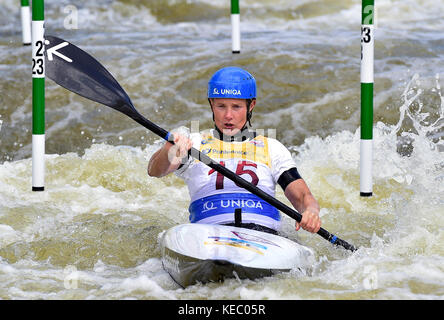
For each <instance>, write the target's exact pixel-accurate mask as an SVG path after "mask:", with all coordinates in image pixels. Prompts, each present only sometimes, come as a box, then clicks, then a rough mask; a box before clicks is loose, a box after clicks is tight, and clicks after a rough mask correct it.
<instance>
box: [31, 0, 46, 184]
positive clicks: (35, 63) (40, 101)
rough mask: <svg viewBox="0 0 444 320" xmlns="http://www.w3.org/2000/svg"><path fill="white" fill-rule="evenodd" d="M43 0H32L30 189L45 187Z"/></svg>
mask: <svg viewBox="0 0 444 320" xmlns="http://www.w3.org/2000/svg"><path fill="white" fill-rule="evenodd" d="M44 23H45V19H44V1H43V0H34V1H33V2H32V191H43V190H44V189H45V187H44V186H45V161H44V156H45V56H44V51H45V42H44V41H45V39H44V34H45V29H44Z"/></svg>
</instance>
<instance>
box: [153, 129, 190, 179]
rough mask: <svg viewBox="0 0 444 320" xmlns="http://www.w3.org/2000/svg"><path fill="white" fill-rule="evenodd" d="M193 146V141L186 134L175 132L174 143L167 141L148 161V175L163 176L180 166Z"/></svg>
mask: <svg viewBox="0 0 444 320" xmlns="http://www.w3.org/2000/svg"><path fill="white" fill-rule="evenodd" d="M191 147H192V141H191V140H190V139H188V138H187V137H185V136H182V135H179V134H175V135H174V144H172V143H170V142H166V143H165V145H164V146H163V147H162V148H161V149H160V150H158V151H157V152H155V153H154V154H153V156H152V157H151V159H150V161H149V163H148V175H149V176H151V177H157V178H160V177H163V176H166V175H168V174H170V173H171V172H174V171H175V170H177V169H178V168H179V166H180V165H181V163H182V159H183V158H184V157H186V156H188V150H190V149H191Z"/></svg>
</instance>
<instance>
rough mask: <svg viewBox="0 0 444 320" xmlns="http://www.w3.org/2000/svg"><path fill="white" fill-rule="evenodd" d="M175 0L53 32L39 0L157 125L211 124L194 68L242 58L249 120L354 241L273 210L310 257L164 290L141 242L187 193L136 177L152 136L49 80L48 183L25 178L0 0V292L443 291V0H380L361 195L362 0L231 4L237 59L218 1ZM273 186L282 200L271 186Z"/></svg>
mask: <svg viewBox="0 0 444 320" xmlns="http://www.w3.org/2000/svg"><path fill="white" fill-rule="evenodd" d="M184 2H185V1H166V2H164V4H162V5H168V6H169V7H168V8H169V9H170V12H172V16H168V15H164V14H163V13H157V14H155V13H153V12H154V9H155V3H154V2H152V3H151V2H150V3H149V4H146V5H145V6H142V7H140V8H137V7H136V6H134V5H131V4H128V3H127V2H115V1H97V2H94V3H93V2H79V4H78V9H79V29H78V30H70V31H68V30H66V29H64V28H63V21H64V19H63V18H64V17H65V16H66V15H64V13H63V8H64V7H63V6H64V5H68V4H69V2H68V1H65V2H61V4H60V5H59V6H56V5H55V3H54V2H51V1H45V3H46V4H47V17H48V20H47V28H48V30H50V31H51V32H50V34H53V35H60V36H61V37H64V38H66V39H67V40H71V41H72V42H74V43H76V44H78V45H79V46H80V47H81V48H83V49H85V50H86V51H87V52H90V53H92V54H93V55H94V56H95V57H96V58H98V60H99V61H101V62H102V63H103V64H104V65H105V66H106V67H107V69H109V70H110V71H111V72H112V73H113V74H114V75H115V76H116V78H117V79H118V81H119V83H121V84H122V85H123V87H124V88H125V90H126V91H127V92H128V94H129V95H130V96H131V98H132V100H133V102H134V104H135V105H136V107H137V108H138V110H140V111H141V112H142V114H144V115H146V116H147V117H148V118H149V119H150V120H152V121H154V122H156V123H158V124H160V125H161V126H164V127H165V128H166V129H173V128H176V127H178V126H180V125H185V126H190V123H191V121H192V120H199V121H200V127H201V129H204V128H206V127H208V126H211V124H212V123H211V113H210V111H209V109H208V106H207V104H206V101H205V85H206V81H207V79H208V77H209V76H210V75H211V73H212V72H213V71H214V70H216V69H217V68H218V67H219V66H221V65H225V64H232V63H233V64H239V65H242V66H245V67H246V68H248V69H250V70H252V72H253V73H254V74H255V75H256V78H257V79H258V83H259V85H260V91H259V92H260V95H261V96H260V99H259V100H258V102H259V103H258V107H257V108H256V109H257V112H256V111H255V114H254V116H253V124H254V126H255V127H256V128H265V129H268V128H277V137H278V138H279V139H280V140H281V141H283V142H284V143H285V144H286V145H287V146H288V147H289V149H290V150H291V151H292V152H293V154H294V157H295V159H296V161H297V163H298V170H299V171H300V172H301V174H302V176H303V177H304V179H305V180H306V181H307V183H308V184H309V186H310V188H311V190H312V192H313V193H314V195H315V196H316V198H317V199H318V201H319V203H320V205H321V208H322V209H321V217H322V222H323V227H324V228H326V229H327V230H328V231H330V232H332V233H334V234H336V235H338V236H339V237H340V238H343V239H344V240H346V241H348V242H350V243H352V244H354V245H356V246H359V247H360V249H359V250H358V251H357V252H355V253H353V254H351V253H349V252H345V251H344V250H341V249H338V248H334V247H333V246H332V245H331V244H330V243H328V242H327V241H325V240H324V239H322V238H320V237H319V236H317V235H312V234H308V233H307V232H305V231H300V232H298V233H295V232H294V231H293V228H294V221H291V219H290V218H288V217H286V216H284V217H283V219H284V233H285V234H286V235H287V236H289V237H291V238H294V239H298V240H299V241H301V242H302V243H303V244H305V245H308V246H310V247H312V248H313V249H314V250H315V252H316V264H315V265H314V266H313V268H312V269H311V270H306V271H305V272H304V273H300V272H297V271H296V270H295V271H294V272H292V273H290V274H281V275H277V276H274V277H271V278H266V279H262V280H259V281H250V280H243V281H241V282H240V283H239V282H238V281H237V280H236V279H233V280H228V281H226V282H225V283H223V284H216V283H213V284H208V285H196V286H192V287H189V288H187V289H181V288H179V287H178V286H177V285H176V284H175V283H174V282H173V281H172V280H171V279H170V277H169V276H168V274H166V273H165V271H163V269H162V267H161V263H160V251H159V248H158V245H157V241H158V235H159V234H160V233H161V232H162V231H163V230H165V229H167V228H169V227H171V226H173V225H176V224H179V223H185V222H187V221H188V212H187V208H188V204H189V196H188V192H187V188H186V186H185V185H184V184H183V182H182V181H181V180H179V179H177V178H176V177H175V176H173V175H172V176H169V177H166V178H162V179H153V178H149V177H148V176H147V174H146V165H147V162H148V160H149V158H150V156H151V155H152V154H153V152H154V151H155V150H156V148H157V147H158V146H157V145H156V144H155V143H154V141H155V140H157V137H154V136H153V135H152V134H150V133H148V132H147V131H146V129H144V128H141V127H140V126H139V125H137V124H136V123H134V122H133V121H131V120H129V119H126V117H125V116H124V115H122V114H120V113H118V112H116V111H113V110H111V109H109V108H107V107H103V106H98V105H96V104H94V103H91V102H89V101H86V100H85V99H82V98H78V97H76V96H74V95H72V94H69V93H67V92H66V91H65V90H63V89H61V88H58V87H57V86H56V85H55V84H54V83H52V82H50V81H48V82H47V151H48V155H47V158H46V177H45V180H46V185H45V190H46V191H45V192H44V193H33V192H31V158H30V151H31V149H30V120H31V95H30V84H29V75H28V71H27V70H28V62H29V61H28V60H29V56H28V53H29V52H28V51H27V50H28V49H29V48H22V47H21V46H20V32H19V30H18V29H17V27H14V23H15V22H16V21H19V20H17V19H18V11H16V9H17V8H16V2H15V1H12V0H6V1H2V3H1V4H0V9H1V10H0V11H1V12H2V13H0V14H1V16H0V17H1V18H2V20H3V21H5V22H6V24H2V25H1V26H0V32H1V33H2V37H0V50H1V51H0V53H1V57H0V75H1V76H2V80H0V89H1V96H0V120H1V128H0V135H1V136H0V137H1V142H0V147H1V152H2V154H0V157H1V158H0V159H2V162H1V164H0V283H2V286H0V298H2V299H132V298H135V299H442V298H443V295H444V286H443V283H444V267H443V266H444V263H443V262H444V261H443V259H444V258H443V257H444V252H443V249H442V248H443V246H442V244H443V243H444V238H443V237H444V233H443V226H444V218H443V217H444V202H443V199H444V196H443V195H444V183H443V181H444V162H443V161H444V160H443V159H444V158H443V151H444V146H443V143H444V142H443V139H444V135H443V132H444V130H443V126H444V100H443V91H442V87H443V84H442V77H443V73H442V70H441V69H440V65H441V62H442V59H443V53H444V52H443V48H444V47H443V45H442V40H441V30H442V28H443V22H442V21H443V20H442V18H440V12H443V10H442V9H444V3H442V2H436V1H420V0H408V1H378V4H377V5H378V8H379V9H378V13H377V19H378V20H377V22H378V26H377V29H376V38H377V42H376V49H375V54H376V55H375V121H374V123H375V126H374V162H373V163H374V170H373V172H374V176H373V180H374V181H373V182H374V190H373V191H374V196H373V197H371V198H361V197H359V116H360V111H359V91H358V90H359V36H360V34H359V27H360V19H359V16H360V13H359V12H360V1H345V0H344V1H338V2H337V6H338V7H334V8H332V7H329V6H327V4H328V3H331V2H330V1H315V2H313V1H305V2H304V3H302V2H298V3H297V4H296V3H295V2H294V1H290V0H288V1H287V0H282V1H271V0H269V1H261V2H257V1H245V3H244V4H243V5H244V6H245V7H243V8H244V10H243V11H242V7H241V14H242V12H244V14H243V15H242V17H244V18H242V21H243V24H242V27H243V30H244V32H245V37H244V38H243V39H244V40H243V48H244V50H243V53H242V54H241V55H240V56H238V57H232V56H231V55H228V54H230V50H231V49H230V48H231V43H230V38H229V33H230V26H229V24H227V23H226V22H225V18H224V14H223V13H220V12H223V10H225V9H226V8H228V7H227V5H226V4H224V5H222V4H220V2H216V3H217V4H215V3H214V2H213V1H200V2H199V1H191V2H190V1H188V2H189V3H190V4H192V3H197V4H206V5H212V6H213V7H214V8H216V9H218V8H219V9H220V11H217V10H216V9H214V10H216V11H212V10H213V9H211V8H208V7H205V8H204V9H203V10H205V11H204V12H205V13H206V14H207V15H208V16H212V15H213V14H214V15H215V18H214V19H213V20H212V19H210V18H199V19H197V20H196V21H192V20H191V19H188V20H184V21H179V22H177V21H175V20H177V19H178V18H180V15H181V14H185V13H186V14H190V11H186V12H182V13H177V11H175V9H177V6H176V5H177V4H183V3H184ZM106 4H110V7H107V6H106ZM156 5H158V3H157V2H156ZM224 8H225V9H224ZM214 12H215V13H214ZM288 12H291V13H292V14H293V15H294V17H291V15H290V14H288ZM173 13H174V14H175V15H173ZM356 17H358V18H356ZM168 19H170V20H168ZM164 20H166V22H165V21H164ZM116 21H118V22H119V23H113V22H116ZM213 21H216V23H214V22H213ZM227 21H228V20H227ZM356 30H357V31H356ZM110 40H112V41H110ZM356 40H358V42H356ZM227 50H228V52H227ZM356 57H357V58H356ZM270 115H272V116H270ZM277 197H278V199H280V200H282V201H284V202H286V201H287V200H286V199H285V197H284V196H283V193H282V191H281V190H280V189H279V188H278V193H277ZM287 203H288V202H287Z"/></svg>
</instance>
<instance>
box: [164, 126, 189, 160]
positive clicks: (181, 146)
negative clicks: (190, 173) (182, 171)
mask: <svg viewBox="0 0 444 320" xmlns="http://www.w3.org/2000/svg"><path fill="white" fill-rule="evenodd" d="M173 135H174V144H173V145H171V147H170V148H169V150H168V160H169V161H170V163H171V164H172V165H177V164H180V163H182V159H183V158H185V157H188V150H190V149H191V147H192V146H193V141H192V140H191V139H189V138H188V137H186V136H184V135H181V134H178V133H173Z"/></svg>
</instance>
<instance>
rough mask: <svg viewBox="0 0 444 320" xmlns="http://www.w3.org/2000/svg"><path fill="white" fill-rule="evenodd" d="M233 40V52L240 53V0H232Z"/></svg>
mask: <svg viewBox="0 0 444 320" xmlns="http://www.w3.org/2000/svg"><path fill="white" fill-rule="evenodd" d="M231 42H232V53H240V45H241V44H240V11H239V0H231Z"/></svg>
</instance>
